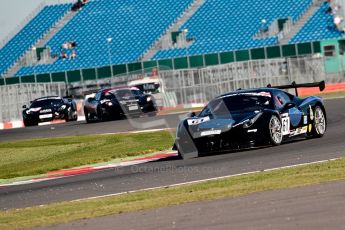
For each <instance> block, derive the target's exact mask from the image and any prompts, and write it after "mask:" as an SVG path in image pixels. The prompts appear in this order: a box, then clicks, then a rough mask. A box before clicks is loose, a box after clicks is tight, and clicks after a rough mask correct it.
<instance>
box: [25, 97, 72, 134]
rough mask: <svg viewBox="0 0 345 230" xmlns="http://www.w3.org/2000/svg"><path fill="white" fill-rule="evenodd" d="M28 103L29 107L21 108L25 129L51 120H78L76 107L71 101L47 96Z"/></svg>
mask: <svg viewBox="0 0 345 230" xmlns="http://www.w3.org/2000/svg"><path fill="white" fill-rule="evenodd" d="M30 103H31V105H30V107H27V106H26V105H24V106H23V109H24V110H23V122H24V125H25V126H26V127H28V126H36V125H38V124H39V123H40V122H48V121H53V120H65V121H66V122H68V121H76V120H78V114H77V106H76V103H75V101H74V100H72V99H68V98H62V97H58V96H48V97H41V98H37V99H36V100H34V101H32V102H30Z"/></svg>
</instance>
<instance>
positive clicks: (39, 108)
mask: <svg viewBox="0 0 345 230" xmlns="http://www.w3.org/2000/svg"><path fill="white" fill-rule="evenodd" d="M40 110H41V107H38V108H31V109H29V110H27V111H26V114H30V113H31V112H38V111H40Z"/></svg>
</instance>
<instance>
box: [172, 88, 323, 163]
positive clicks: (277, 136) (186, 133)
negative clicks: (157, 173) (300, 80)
mask: <svg viewBox="0 0 345 230" xmlns="http://www.w3.org/2000/svg"><path fill="white" fill-rule="evenodd" d="M300 87H319V88H320V91H322V90H323V89H324V88H325V82H318V83H307V84H296V83H292V84H291V85H285V86H277V87H272V86H271V85H268V87H266V88H258V89H248V90H241V89H240V90H237V91H235V92H231V93H227V94H224V95H221V96H219V97H217V98H215V99H213V100H211V101H210V102H209V103H208V105H207V106H206V107H205V108H204V109H203V110H202V111H201V112H200V113H199V114H198V115H196V114H195V113H192V114H191V115H190V117H189V118H186V119H185V120H183V121H182V122H181V123H180V124H179V125H178V127H177V130H176V140H175V144H174V147H173V149H175V150H177V151H178V154H179V156H180V157H182V158H192V157H198V156H199V155H201V154H210V153H215V152H222V151H229V150H238V149H246V148H252V147H256V146H263V145H268V144H269V145H273V146H275V145H280V144H281V143H282V142H283V141H285V140H287V139H290V138H293V137H297V136H302V135H303V136H305V137H322V136H323V135H324V134H325V132H326V127H327V119H326V110H325V106H324V103H323V101H322V99H321V98H320V97H316V96H310V97H306V98H299V97H298V90H297V89H298V88H300ZM289 88H291V89H292V88H294V89H295V90H296V96H295V95H292V94H290V93H288V92H285V91H284V89H289Z"/></svg>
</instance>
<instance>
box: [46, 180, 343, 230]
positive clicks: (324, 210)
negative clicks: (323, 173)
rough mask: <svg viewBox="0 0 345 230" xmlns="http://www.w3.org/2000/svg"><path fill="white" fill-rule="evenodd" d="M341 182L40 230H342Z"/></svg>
mask: <svg viewBox="0 0 345 230" xmlns="http://www.w3.org/2000/svg"><path fill="white" fill-rule="evenodd" d="M342 197H345V181H340V182H332V183H326V184H321V185H311V186H305V187H301V188H294V189H284V190H276V191H268V192H260V193H254V194H250V195H247V196H242V197H236V198H226V199H221V200H215V201H206V202H196V203H190V204H184V205H176V206H171V207H166V208H159V209H152V210H145V211H140V212H133V213H126V214H120V215H111V216H105V217H99V218H94V219H88V220H81V221H74V222H71V223H67V224H61V225H56V226H51V227H46V228H42V229H49V230H65V229H73V230H92V229H98V230H102V229H104V230H107V229H114V226H116V229H133V230H135V229H185V230H193V229H199V230H202V229H205V230H206V229H241V230H246V229H248V230H267V229H280V230H284V229H286V230H290V229H313V230H314V229H344V223H345V220H344V215H345V199H343V198H342Z"/></svg>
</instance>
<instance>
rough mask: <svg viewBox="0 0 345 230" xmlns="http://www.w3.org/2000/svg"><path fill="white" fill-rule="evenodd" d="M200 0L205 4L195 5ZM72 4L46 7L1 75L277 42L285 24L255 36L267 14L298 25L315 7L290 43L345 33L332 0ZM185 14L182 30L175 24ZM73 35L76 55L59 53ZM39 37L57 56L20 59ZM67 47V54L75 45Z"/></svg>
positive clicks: (270, 20)
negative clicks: (181, 36) (180, 40)
mask: <svg viewBox="0 0 345 230" xmlns="http://www.w3.org/2000/svg"><path fill="white" fill-rule="evenodd" d="M196 3H199V4H200V5H201V6H200V7H199V8H197V9H196V11H195V12H190V11H191V9H192V6H193V4H196ZM71 5H72V3H71V4H55V5H49V6H46V7H44V8H43V9H42V10H41V11H40V12H39V13H38V14H37V16H36V17H34V18H33V19H32V20H31V21H30V22H29V23H28V24H27V25H26V26H25V27H24V28H23V29H22V30H21V31H20V32H19V33H18V34H17V35H16V36H14V37H13V38H12V39H11V40H10V41H9V42H8V43H7V44H6V45H5V46H4V47H2V48H1V50H0V55H1V64H0V74H1V75H2V76H5V75H6V73H8V71H9V70H10V69H11V67H12V66H13V65H15V64H17V65H18V66H19V67H18V71H15V73H14V74H13V75H14V76H28V75H33V74H35V75H36V74H44V73H58V72H65V71H73V70H79V69H88V68H93V67H95V68H96V67H102V66H109V65H116V64H124V63H133V62H138V61H143V60H142V58H143V57H144V55H145V54H146V53H147V52H149V51H151V52H152V53H153V55H152V57H150V58H149V59H150V60H151V61H152V60H162V59H168V58H176V57H183V56H193V55H204V54H212V53H219V52H229V51H236V50H245V49H253V48H258V47H267V46H274V45H279V44H280V42H281V39H280V36H281V33H280V32H281V30H282V29H283V27H284V24H282V25H280V26H282V28H280V30H278V31H277V32H276V33H269V34H268V35H267V36H264V37H257V36H256V35H257V34H258V32H260V28H261V27H262V20H263V19H264V20H265V21H267V25H268V27H269V28H273V27H274V25H275V24H277V22H278V21H279V20H280V21H281V20H283V21H284V20H285V21H286V20H290V21H291V24H292V27H293V26H294V25H297V24H298V23H299V22H300V20H301V18H303V16H305V15H307V13H308V12H309V13H310V12H311V13H313V12H314V11H312V9H314V8H316V10H315V13H314V14H313V15H312V16H311V18H310V19H309V20H307V22H306V23H305V24H304V25H302V27H301V29H300V30H299V31H297V33H296V35H295V36H293V37H292V39H291V40H289V41H288V43H289V44H297V43H303V42H309V41H311V42H312V41H320V40H324V39H329V38H340V37H342V33H340V32H339V31H337V30H332V29H330V28H329V23H332V18H331V17H332V16H331V15H328V14H327V13H326V10H327V8H328V4H327V3H323V2H322V1H321V2H320V1H313V0H247V1H241V0H232V1H228V0H227V1H225V0H205V1H201V0H194V1H193V0H123V1H113V0H90V1H89V2H88V4H86V5H85V6H84V7H83V8H82V9H81V10H80V11H78V12H76V13H75V15H73V17H68V18H67V17H64V16H65V15H66V14H69V13H71V12H70V8H71ZM188 12H189V14H188ZM186 15H187V18H184V20H185V22H184V23H183V24H182V25H181V26H179V27H178V30H177V31H170V30H169V29H170V28H172V27H173V26H174V25H178V23H179V22H180V21H181V20H182V19H183V17H186ZM63 20H65V24H64V26H63V28H61V29H60V30H57V31H55V32H54V33H53V32H51V33H52V34H49V36H48V37H49V38H50V39H49V40H47V41H46V42H44V44H41V43H42V38H43V37H44V36H46V35H47V33H49V32H50V31H51V29H52V28H53V27H54V26H55V25H56V24H57V23H59V22H61V21H63ZM52 31H54V30H52ZM181 31H188V32H187V34H186V38H187V41H186V44H185V46H182V47H176V46H174V45H173V44H170V46H169V44H168V46H165V48H159V47H158V48H157V47H156V46H155V44H156V43H157V41H159V40H160V39H162V38H164V37H167V36H170V35H171V34H172V33H173V32H181ZM285 32H286V31H285ZM287 32H288V31H287ZM67 41H75V42H76V43H77V47H76V48H75V50H76V52H77V58H76V59H74V60H70V59H68V58H67V59H61V58H58V56H59V55H60V53H61V45H62V44H63V43H65V42H67ZM40 42H41V43H40ZM37 44H41V47H38V48H43V49H44V48H47V47H49V50H50V54H51V56H52V58H51V60H49V61H45V60H37V59H36V58H35V60H34V61H33V63H32V62H31V63H32V64H26V65H21V64H20V62H19V60H20V58H21V57H23V56H24V55H25V53H27V52H29V51H30V49H31V48H32V47H35V46H36V45H37ZM166 47H167V48H166ZM66 52H67V56H68V55H69V54H70V53H71V50H66ZM144 61H145V60H144ZM147 61H149V60H147ZM29 63H30V62H29ZM111 70H113V68H111Z"/></svg>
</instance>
